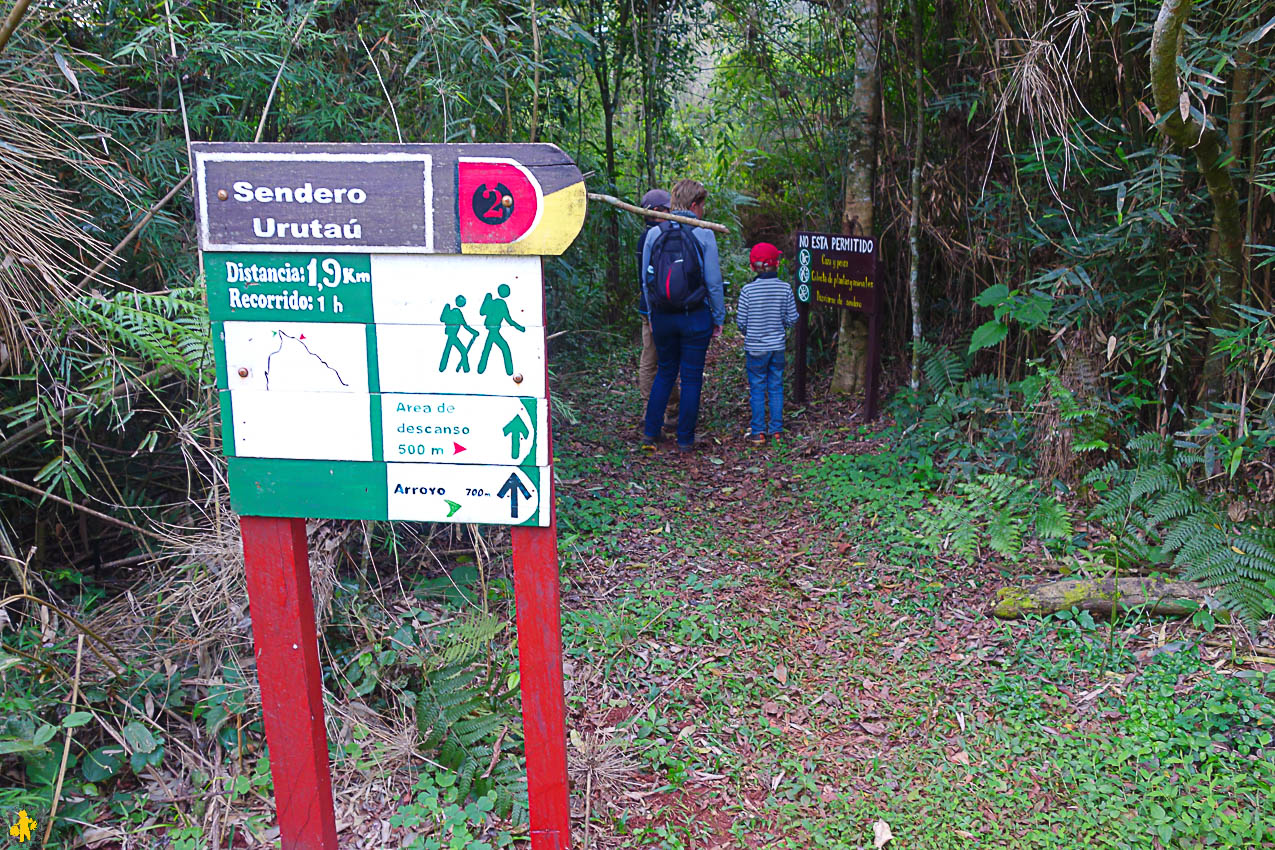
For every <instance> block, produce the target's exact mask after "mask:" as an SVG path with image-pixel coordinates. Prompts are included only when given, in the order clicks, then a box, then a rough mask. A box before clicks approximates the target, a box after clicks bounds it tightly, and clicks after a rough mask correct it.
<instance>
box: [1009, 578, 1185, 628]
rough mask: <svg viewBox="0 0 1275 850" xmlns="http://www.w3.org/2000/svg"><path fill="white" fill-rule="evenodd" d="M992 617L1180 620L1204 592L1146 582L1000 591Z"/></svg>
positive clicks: (1083, 582) (1102, 581) (1171, 583)
mask: <svg viewBox="0 0 1275 850" xmlns="http://www.w3.org/2000/svg"><path fill="white" fill-rule="evenodd" d="M996 596H997V600H996V605H995V607H993V608H992V613H993V614H994V615H995V616H997V617H1000V618H1002V619H1015V618H1017V617H1022V616H1025V615H1027V614H1053V613H1055V612H1057V611H1067V610H1070V609H1071V608H1079V609H1081V610H1082V611H1089V612H1090V613H1093V614H1110V613H1111V612H1112V611H1113V610H1118V611H1130V610H1134V609H1140V610H1144V611H1147V612H1149V613H1152V614H1163V615H1167V616H1171V617H1182V616H1186V615H1187V614H1191V613H1193V612H1194V611H1196V610H1197V609H1198V608H1199V607H1200V606H1201V605H1202V604H1203V603H1204V598H1205V592H1204V590H1203V589H1202V588H1201V587H1200V586H1199V585H1196V584H1192V583H1191V582H1189V581H1163V580H1161V579H1148V578H1122V579H1119V580H1116V579H1075V580H1067V581H1052V582H1049V583H1048V584H1042V585H1038V586H1037V587H1003V588H1001V589H1000V590H999V591H997V594H996Z"/></svg>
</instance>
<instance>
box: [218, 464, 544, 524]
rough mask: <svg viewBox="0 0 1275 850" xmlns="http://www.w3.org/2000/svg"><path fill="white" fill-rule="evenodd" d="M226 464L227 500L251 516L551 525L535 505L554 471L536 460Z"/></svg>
mask: <svg viewBox="0 0 1275 850" xmlns="http://www.w3.org/2000/svg"><path fill="white" fill-rule="evenodd" d="M229 466H230V506H231V508H233V509H234V510H235V511H237V512H238V513H241V514H246V515H250V516H296V515H298V514H309V515H313V516H321V517H330V518H333V519H365V520H416V521H419V522H475V523H488V524H494V525H529V526H539V527H546V526H548V525H549V515H550V512H549V511H548V510H541V509H540V508H541V505H542V504H543V505H548V504H549V498H550V494H549V493H547V492H545V490H547V489H548V488H549V487H550V481H551V479H552V476H550V475H547V474H546V475H543V476H542V475H541V468H540V467H534V466H532V467H510V466H496V465H486V464H471V465H462V464H446V463H376V462H364V463H360V462H357V461H321V460H281V459H275V458H247V457H232V458H230V461H229ZM542 481H543V482H544V488H545V489H544V490H542V488H541V482H542ZM316 511H317V513H316Z"/></svg>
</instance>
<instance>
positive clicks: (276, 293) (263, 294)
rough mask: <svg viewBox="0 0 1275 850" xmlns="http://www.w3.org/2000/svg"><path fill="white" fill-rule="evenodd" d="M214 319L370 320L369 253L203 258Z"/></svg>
mask: <svg viewBox="0 0 1275 850" xmlns="http://www.w3.org/2000/svg"><path fill="white" fill-rule="evenodd" d="M204 276H205V278H206V280H207V282H208V314H209V317H210V318H211V319H212V320H213V321H224V320H227V319H239V320H247V321H278V320H285V321H306V322H372V321H374V317H373V314H372V263H371V257H369V256H368V255H367V254H335V255H334V254H238V253H236V254H224V253H212V252H210V253H207V254H205V255H204Z"/></svg>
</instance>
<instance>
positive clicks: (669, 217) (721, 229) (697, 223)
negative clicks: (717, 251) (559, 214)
mask: <svg viewBox="0 0 1275 850" xmlns="http://www.w3.org/2000/svg"><path fill="white" fill-rule="evenodd" d="M589 200H590V201H601V202H602V203H604V204H610V205H611V206H613V207H615V208H616V209H621V210H624V211H625V212H631V213H636V214H637V215H640V216H643V217H645V218H659V219H664V220H666V221H678V222H681V223H682V224H689V225H691V226H692V227H703V228H707V229H708V230H715V231H717V232H718V233H730V228H729V227H727V226H726V225H724V224H718V223H717V222H715V221H704V220H703V219H700V218H691V217H690V216H686V215H677V214H676V213H666V212H659V211H658V210H648V209H646V208H645V207H639V206H637V205H636V204H628V203H625V202H624V201H621V200H620V199H619V198H617V197H615V196H613V195H603V194H600V193H598V192H590V193H589Z"/></svg>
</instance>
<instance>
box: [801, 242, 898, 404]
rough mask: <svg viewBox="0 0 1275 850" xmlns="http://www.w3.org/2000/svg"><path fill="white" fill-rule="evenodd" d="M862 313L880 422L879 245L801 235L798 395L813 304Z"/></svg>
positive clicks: (870, 397) (868, 390)
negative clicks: (866, 326) (865, 319)
mask: <svg viewBox="0 0 1275 850" xmlns="http://www.w3.org/2000/svg"><path fill="white" fill-rule="evenodd" d="M811 303H814V304H818V305H824V306H828V307H834V308H836V309H839V310H851V311H854V312H856V313H862V314H864V315H865V316H866V317H867V320H868V351H867V355H868V362H867V368H866V373H867V374H866V378H867V380H866V381H865V386H864V395H865V396H866V398H865V405H864V406H865V407H866V414H867V418H868V419H869V420H872V419H876V418H877V405H878V396H879V394H880V386H879V385H880V381H881V323H880V316H881V309H880V307H881V299H880V298H879V297H878V294H877V241H876V239H875V238H873V237H870V236H843V235H841V234H839V233H812V232H808V231H799V232H798V233H797V304H798V307H797V313H798V323H797V340H796V344H797V370H796V375H795V376H794V388H793V390H794V395H795V396H796V399H797V401H798V402H804V401H805V395H806V336H807V323H808V315H809V311H810V304H811Z"/></svg>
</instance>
